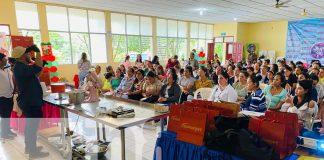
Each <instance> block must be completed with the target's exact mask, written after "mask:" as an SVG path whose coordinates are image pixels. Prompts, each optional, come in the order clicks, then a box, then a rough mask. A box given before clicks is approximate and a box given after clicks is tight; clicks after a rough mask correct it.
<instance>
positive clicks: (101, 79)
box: [95, 65, 104, 82]
mask: <svg viewBox="0 0 324 160" xmlns="http://www.w3.org/2000/svg"><path fill="white" fill-rule="evenodd" d="M95 73H96V75H97V77H98V79H99V80H100V81H101V82H102V81H103V80H104V77H102V75H101V74H100V73H101V67H100V66H99V65H96V68H95Z"/></svg>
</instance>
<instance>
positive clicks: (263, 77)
mask: <svg viewBox="0 0 324 160" xmlns="http://www.w3.org/2000/svg"><path fill="white" fill-rule="evenodd" d="M267 72H268V67H267V66H265V65H263V66H261V71H260V73H259V74H257V76H260V82H261V83H265V82H266V79H267Z"/></svg>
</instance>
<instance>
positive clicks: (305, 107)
mask: <svg viewBox="0 0 324 160" xmlns="http://www.w3.org/2000/svg"><path fill="white" fill-rule="evenodd" d="M311 90H312V81H311V80H302V81H298V82H297V86H296V90H295V96H294V97H293V96H291V95H289V96H287V98H286V99H285V105H284V106H287V112H291V113H297V114H298V119H299V120H301V121H302V122H303V125H304V127H305V128H307V129H310V130H312V128H311V126H312V118H313V116H315V115H314V110H315V108H317V104H316V102H315V101H313V100H311V98H310V95H311Z"/></svg>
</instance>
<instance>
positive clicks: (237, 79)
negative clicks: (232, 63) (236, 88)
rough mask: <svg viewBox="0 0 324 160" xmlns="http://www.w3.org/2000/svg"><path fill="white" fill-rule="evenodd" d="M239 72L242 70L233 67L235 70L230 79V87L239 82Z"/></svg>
mask: <svg viewBox="0 0 324 160" xmlns="http://www.w3.org/2000/svg"><path fill="white" fill-rule="evenodd" d="M241 70H242V68H241V67H235V69H234V77H232V78H230V84H231V85H233V84H234V83H236V82H238V81H239V79H240V73H241Z"/></svg>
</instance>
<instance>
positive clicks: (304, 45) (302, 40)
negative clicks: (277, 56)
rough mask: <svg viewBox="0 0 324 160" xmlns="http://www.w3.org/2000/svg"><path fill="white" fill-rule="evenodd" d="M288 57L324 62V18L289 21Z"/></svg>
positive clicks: (291, 59) (289, 58)
mask: <svg viewBox="0 0 324 160" xmlns="http://www.w3.org/2000/svg"><path fill="white" fill-rule="evenodd" d="M286 59H287V60H288V61H294V62H296V61H302V62H304V63H308V64H310V63H311V61H312V60H313V59H318V60H319V61H320V62H321V64H324V18H317V19H307V20H301V21H289V22H288V32H287V47H286Z"/></svg>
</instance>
